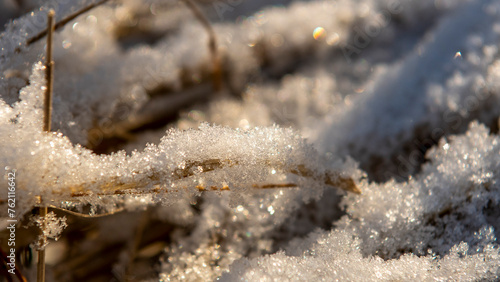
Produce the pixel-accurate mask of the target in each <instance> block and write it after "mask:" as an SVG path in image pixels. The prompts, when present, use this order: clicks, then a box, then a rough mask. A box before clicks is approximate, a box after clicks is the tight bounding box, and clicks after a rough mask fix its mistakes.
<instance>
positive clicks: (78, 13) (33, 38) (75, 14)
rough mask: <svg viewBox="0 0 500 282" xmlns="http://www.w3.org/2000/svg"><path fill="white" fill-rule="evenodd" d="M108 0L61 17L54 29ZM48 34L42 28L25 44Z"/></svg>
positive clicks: (102, 0) (28, 44) (29, 43)
mask: <svg viewBox="0 0 500 282" xmlns="http://www.w3.org/2000/svg"><path fill="white" fill-rule="evenodd" d="M108 1H109V0H101V1H99V2H97V3H94V4H91V5H89V6H87V7H85V8H83V9H81V10H79V11H76V12H75V13H74V14H71V15H69V16H67V17H65V18H64V19H62V20H61V21H60V22H58V23H56V24H55V26H54V30H59V29H60V28H62V27H63V26H65V25H66V24H67V23H69V22H70V21H72V20H74V19H75V18H77V17H78V16H80V15H82V14H85V13H86V12H88V11H90V10H92V9H94V8H95V7H98V6H100V5H102V4H104V3H106V2H108ZM47 34H48V31H47V30H44V31H42V32H40V33H38V34H37V35H35V36H33V37H31V38H30V39H28V41H26V45H27V46H30V45H31V44H33V43H35V42H37V41H39V40H40V39H42V38H44V37H45V36H46V35H47Z"/></svg>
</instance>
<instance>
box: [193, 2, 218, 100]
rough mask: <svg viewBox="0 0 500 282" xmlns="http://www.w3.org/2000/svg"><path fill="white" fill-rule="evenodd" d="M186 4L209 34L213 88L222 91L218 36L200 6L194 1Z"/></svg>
mask: <svg viewBox="0 0 500 282" xmlns="http://www.w3.org/2000/svg"><path fill="white" fill-rule="evenodd" d="M184 3H186V5H187V6H188V8H189V9H190V10H191V12H192V13H193V15H194V16H195V17H196V18H197V19H198V21H200V23H201V24H202V25H203V27H204V28H205V30H206V31H207V33H208V38H209V39H208V40H209V41H208V48H209V50H210V55H211V57H212V67H213V69H212V77H213V88H214V90H215V91H216V92H217V91H220V90H221V89H222V67H221V61H220V56H219V53H218V51H217V49H218V47H217V36H216V34H215V31H214V29H213V28H212V25H211V24H210V21H209V20H208V19H207V18H206V17H205V15H203V13H202V12H201V11H200V9H199V8H198V6H196V4H194V2H193V1H191V0H184Z"/></svg>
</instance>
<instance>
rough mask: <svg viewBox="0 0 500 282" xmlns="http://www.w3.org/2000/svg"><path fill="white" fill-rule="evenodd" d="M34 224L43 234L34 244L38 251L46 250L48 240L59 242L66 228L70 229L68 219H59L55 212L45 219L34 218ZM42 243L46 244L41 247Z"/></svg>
mask: <svg viewBox="0 0 500 282" xmlns="http://www.w3.org/2000/svg"><path fill="white" fill-rule="evenodd" d="M32 222H33V223H34V224H36V226H38V228H40V229H41V230H42V234H41V235H38V238H37V241H36V242H35V244H34V245H35V248H36V249H37V250H40V249H44V248H45V247H46V246H47V244H48V241H47V240H46V238H50V239H54V240H56V241H57V240H58V239H59V237H60V236H61V233H62V231H63V230H64V228H66V227H68V224H67V223H66V217H57V216H56V214H55V213H54V212H50V213H48V214H47V215H46V216H44V217H41V216H38V215H37V216H34V217H33V218H32ZM44 238H45V239H44ZM40 242H44V244H43V245H41V244H40Z"/></svg>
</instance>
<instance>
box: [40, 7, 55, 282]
mask: <svg viewBox="0 0 500 282" xmlns="http://www.w3.org/2000/svg"><path fill="white" fill-rule="evenodd" d="M55 14H56V12H54V10H50V11H49V13H48V14H47V35H48V36H47V58H46V59H47V61H46V71H47V72H46V79H47V89H46V91H45V104H44V115H43V130H44V131H47V132H49V131H50V127H51V126H50V125H51V119H52V88H53V85H54V61H53V60H52V48H53V44H52V43H53V36H54V17H55ZM38 213H39V215H40V217H41V218H45V216H47V206H44V207H40V208H39V210H38ZM46 228H47V226H46V223H45V220H43V221H42V224H41V226H40V229H41V233H42V234H41V237H40V242H39V244H40V249H39V250H38V264H37V281H38V282H44V281H45V244H46V243H47V237H46V236H45V234H44V231H45V229H46Z"/></svg>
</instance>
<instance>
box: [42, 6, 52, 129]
mask: <svg viewBox="0 0 500 282" xmlns="http://www.w3.org/2000/svg"><path fill="white" fill-rule="evenodd" d="M54 16H55V12H54V10H50V11H49V13H48V14H47V20H48V23H47V24H48V26H47V34H48V36H47V58H46V60H47V61H46V62H45V64H46V73H45V77H46V79H47V89H46V90H45V103H44V116H43V130H44V131H50V129H51V128H50V127H51V117H52V92H53V91H52V90H53V85H54V61H53V60H52V49H53V45H52V42H53V35H54Z"/></svg>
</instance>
